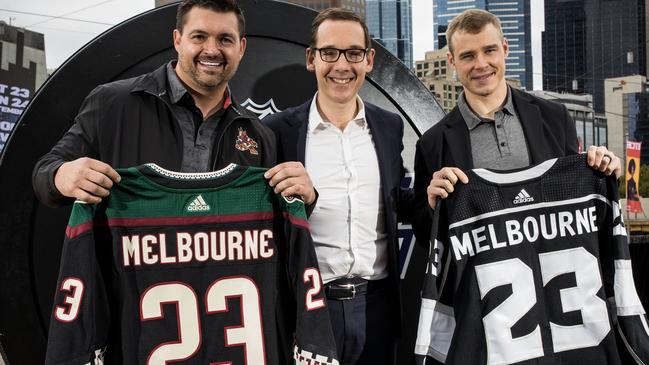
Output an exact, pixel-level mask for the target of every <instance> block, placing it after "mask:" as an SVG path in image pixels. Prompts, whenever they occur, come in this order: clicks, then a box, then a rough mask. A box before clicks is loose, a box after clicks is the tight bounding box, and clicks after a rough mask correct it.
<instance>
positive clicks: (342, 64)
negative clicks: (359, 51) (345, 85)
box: [334, 53, 351, 70]
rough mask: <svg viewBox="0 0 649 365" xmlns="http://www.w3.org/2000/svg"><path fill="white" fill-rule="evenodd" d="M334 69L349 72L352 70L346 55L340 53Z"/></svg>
mask: <svg viewBox="0 0 649 365" xmlns="http://www.w3.org/2000/svg"><path fill="white" fill-rule="evenodd" d="M334 68H335V69H336V70H348V69H350V68H351V64H350V63H349V61H347V59H346V58H345V54H344V53H340V57H338V61H336V62H334Z"/></svg>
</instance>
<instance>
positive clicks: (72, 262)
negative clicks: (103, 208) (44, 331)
mask: <svg viewBox="0 0 649 365" xmlns="http://www.w3.org/2000/svg"><path fill="white" fill-rule="evenodd" d="M93 211H94V207H93V206H91V205H87V204H83V203H80V202H76V203H75V204H74V207H73V210H72V215H71V217H70V222H69V224H68V227H67V229H66V238H65V242H64V244H63V251H62V255H61V263H60V268H59V277H58V283H57V289H56V293H55V296H54V304H53V307H52V313H51V317H50V327H49V333H48V341H47V355H46V359H45V364H53V365H54V364H57V365H58V364H70V365H73V364H74V365H79V364H93V365H94V364H102V363H103V361H102V359H103V352H104V349H105V346H106V341H107V337H108V329H109V322H110V319H109V308H108V301H107V296H106V294H105V289H104V284H103V277H102V274H101V269H100V267H99V264H98V260H97V256H96V250H95V249H96V247H95V243H96V242H95V237H96V232H95V231H94V229H93V219H92V218H93V217H92V216H93Z"/></svg>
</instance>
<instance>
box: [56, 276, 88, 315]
mask: <svg viewBox="0 0 649 365" xmlns="http://www.w3.org/2000/svg"><path fill="white" fill-rule="evenodd" d="M61 290H62V291H65V292H69V293H70V295H66V296H65V298H64V299H63V301H64V302H65V304H67V307H62V306H59V305H57V306H56V309H55V310H54V316H55V317H56V319H58V320H59V321H61V322H72V321H74V320H75V319H76V318H77V315H78V314H79V306H80V305H81V299H83V282H82V281H81V280H79V279H77V278H66V279H65V280H63V282H62V283H61Z"/></svg>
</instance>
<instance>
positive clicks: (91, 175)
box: [85, 170, 113, 189]
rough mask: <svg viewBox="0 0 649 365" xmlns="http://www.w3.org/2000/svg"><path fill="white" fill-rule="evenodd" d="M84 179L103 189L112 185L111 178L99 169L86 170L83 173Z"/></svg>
mask: <svg viewBox="0 0 649 365" xmlns="http://www.w3.org/2000/svg"><path fill="white" fill-rule="evenodd" d="M85 179H86V180H88V181H90V182H92V183H94V184H97V185H99V186H100V187H102V188H104V189H111V188H112V187H113V180H112V179H111V178H110V177H108V176H107V175H105V174H103V173H101V172H99V171H95V170H87V171H86V173H85Z"/></svg>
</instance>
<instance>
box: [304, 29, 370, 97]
mask: <svg viewBox="0 0 649 365" xmlns="http://www.w3.org/2000/svg"><path fill="white" fill-rule="evenodd" d="M316 39H317V42H316V45H315V48H318V49H321V48H338V49H350V48H354V49H365V47H366V46H365V33H364V32H363V27H362V26H361V25H360V24H359V23H358V22H355V21H351V20H325V21H324V22H322V24H320V26H319V27H318V31H317V38H316ZM319 53H320V51H316V50H314V49H312V48H308V49H307V60H306V62H307V70H309V71H311V72H314V73H315V75H316V79H317V81H318V101H319V102H321V103H329V104H330V103H336V104H348V103H352V102H353V103H356V95H357V94H358V90H360V88H361V86H363V81H364V80H365V74H366V73H368V72H370V71H371V70H372V65H373V64H374V49H370V50H369V51H368V52H367V55H366V56H365V59H364V60H363V61H361V62H358V63H349V62H348V61H347V60H346V59H345V55H344V54H341V55H340V58H338V61H336V62H325V61H323V60H322V59H321V58H320V54H319Z"/></svg>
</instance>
